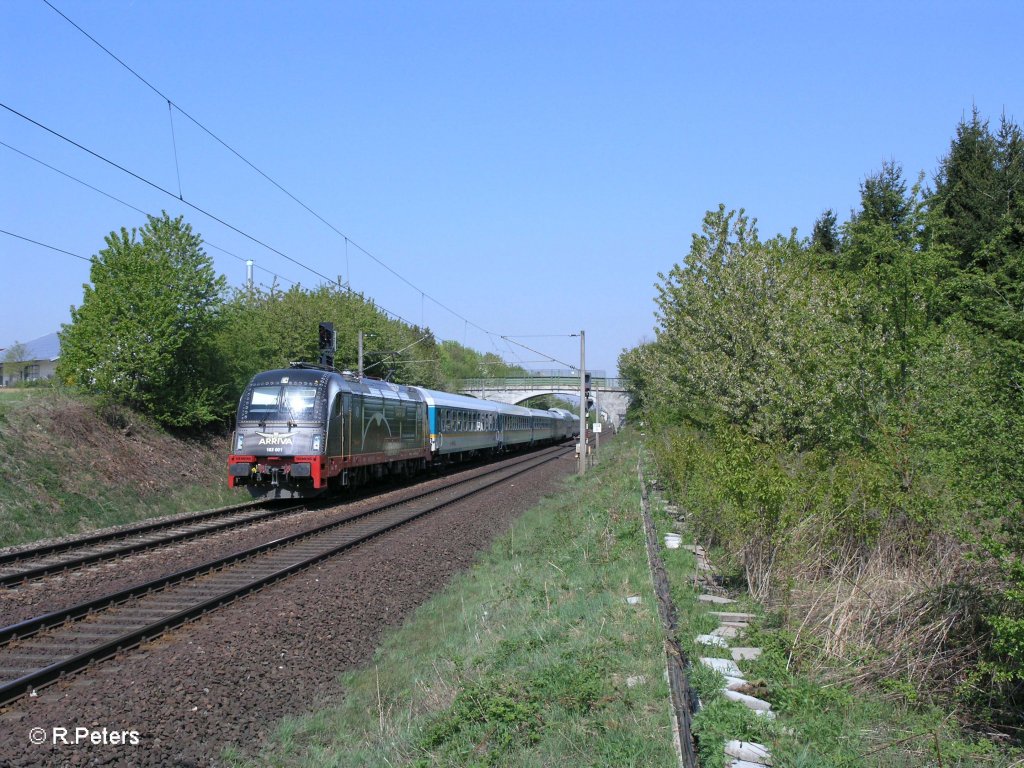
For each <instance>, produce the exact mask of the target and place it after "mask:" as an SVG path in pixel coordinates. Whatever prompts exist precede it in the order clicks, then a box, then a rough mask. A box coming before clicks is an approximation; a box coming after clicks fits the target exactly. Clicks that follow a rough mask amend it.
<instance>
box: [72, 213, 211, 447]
mask: <svg viewBox="0 0 1024 768" xmlns="http://www.w3.org/2000/svg"><path fill="white" fill-rule="evenodd" d="M105 242H106V244H107V247H106V248H104V249H102V250H101V251H100V252H99V253H98V254H97V255H96V256H94V257H93V259H92V267H91V269H90V280H91V283H90V284H86V285H84V286H83V289H84V295H83V298H82V304H81V306H79V307H72V308H71V323H70V324H69V325H65V326H63V328H62V330H61V332H60V340H61V358H60V361H59V363H58V375H59V376H60V378H62V379H63V380H65V381H67V382H69V383H71V384H74V385H77V386H79V387H82V388H83V389H86V390H90V391H93V392H96V393H99V394H101V395H103V396H105V397H107V398H110V399H112V400H116V401H118V402H122V403H125V404H127V405H130V406H132V407H134V408H138V409H139V410H141V411H143V412H145V413H148V414H150V415H152V416H153V417H154V418H155V419H156V420H157V421H159V422H160V423H162V424H164V425H167V426H172V427H187V428H192V427H198V426H201V425H203V424H208V423H210V422H214V421H217V420H219V419H221V418H223V416H224V408H223V403H224V398H223V395H222V385H221V382H220V374H219V364H218V361H217V359H216V357H215V356H214V354H213V347H212V340H213V333H214V331H215V329H216V324H217V321H218V311H219V309H220V306H221V303H222V297H223V292H224V287H225V281H224V278H223V277H220V276H218V275H217V274H216V273H215V271H214V268H213V263H212V261H211V260H210V258H209V257H208V256H207V255H206V253H205V252H204V251H203V248H202V238H200V237H199V235H196V234H194V233H193V232H192V228H191V226H190V225H188V224H186V223H185V222H184V221H183V218H182V217H180V216H179V217H178V218H175V219H172V218H170V217H169V216H168V215H167V213H166V212H164V213H163V215H162V216H160V217H155V216H150V217H148V221H147V223H146V224H145V225H144V226H143V227H142V228H141V229H140V230H135V229H132V231H131V232H129V231H128V230H127V229H124V228H122V229H121V231H120V232H119V233H117V232H111V233H110V234H109V235H108V236H107V237H106V238H105Z"/></svg>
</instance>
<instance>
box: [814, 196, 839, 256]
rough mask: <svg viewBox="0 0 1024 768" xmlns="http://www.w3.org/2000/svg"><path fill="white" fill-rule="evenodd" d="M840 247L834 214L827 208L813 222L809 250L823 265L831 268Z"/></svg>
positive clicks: (837, 226)
mask: <svg viewBox="0 0 1024 768" xmlns="http://www.w3.org/2000/svg"><path fill="white" fill-rule="evenodd" d="M841 247H842V239H841V236H840V234H839V225H838V223H837V220H836V214H835V211H833V210H832V209H831V208H829V209H828V210H826V211H825V212H824V213H822V214H821V216H820V217H819V218H818V220H817V221H815V222H814V229H813V230H812V231H811V243H810V250H811V252H812V253H814V254H815V255H816V256H817V257H818V260H819V261H820V262H821V263H822V264H823V265H825V266H830V267H832V266H835V264H836V258H837V257H838V256H839V251H840V249H841Z"/></svg>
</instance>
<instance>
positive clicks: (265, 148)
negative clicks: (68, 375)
mask: <svg viewBox="0 0 1024 768" xmlns="http://www.w3.org/2000/svg"><path fill="white" fill-rule="evenodd" d="M50 3H52V5H53V6H54V7H55V8H56V9H58V10H59V11H61V12H62V13H63V14H65V15H66V16H67V17H68V18H69V19H70V20H71V21H73V22H74V23H75V24H77V25H78V26H79V27H81V28H82V29H83V30H84V31H85V32H86V33H88V34H89V35H91V36H92V37H93V38H95V40H96V41H98V42H99V43H100V44H102V45H103V46H104V47H105V48H107V49H108V50H109V51H110V53H112V54H114V55H115V56H116V57H118V58H119V59H120V60H121V61H122V62H123V63H124V64H125V65H127V66H128V67H130V68H131V69H132V70H134V72H135V73H137V74H138V75H139V76H141V78H143V79H144V80H145V81H146V82H142V80H140V79H139V78H138V77H136V75H135V74H132V72H130V71H129V70H128V69H126V68H125V67H124V66H122V64H120V63H118V62H117V61H116V60H115V59H114V58H112V57H111V56H110V55H109V54H108V53H106V52H104V50H103V49H102V48H100V47H99V46H98V45H97V44H96V43H95V42H93V41H92V40H90V39H89V38H88V37H86V36H85V35H84V34H83V33H82V32H81V31H79V30H78V29H76V28H75V27H74V26H72V24H71V23H69V22H68V21H67V20H65V19H64V18H62V16H61V15H59V14H58V13H57V12H56V11H55V10H54V9H53V8H51V7H50V6H49V5H47V3H46V2H44V1H43V0H0V105H2V107H0V142H2V145H0V230H4V231H5V232H8V233H12V234H13V235H17V236H19V237H20V238H28V239H29V240H34V241H37V242H39V243H43V244H45V245H46V246H51V247H53V248H58V249H61V250H63V251H68V252H70V253H71V254H75V255H77V256H81V257H84V258H85V259H88V257H90V256H92V255H94V254H96V253H97V252H98V251H99V250H100V249H102V248H103V247H104V237H105V236H107V235H108V234H109V233H111V232H113V231H118V230H120V228H121V227H126V228H128V229H131V228H132V227H140V226H142V225H143V224H144V223H145V214H144V213H143V212H148V213H153V214H159V213H160V212H161V211H163V210H166V211H167V212H168V213H170V214H171V215H172V216H176V215H179V214H183V215H184V216H185V220H186V221H187V222H189V223H190V224H191V225H192V227H193V230H194V231H196V232H198V233H199V234H200V235H202V237H203V238H204V240H205V242H206V250H207V253H208V254H209V256H210V257H211V258H212V259H213V261H214V263H215V265H216V268H217V270H218V271H220V272H221V273H223V274H224V275H226V276H227V278H228V281H229V283H230V284H231V285H233V286H241V285H242V284H243V283H244V281H245V270H246V267H245V263H244V262H245V260H246V259H252V260H253V261H254V262H255V265H256V273H255V277H256V281H257V282H258V283H261V284H263V285H267V286H269V285H271V284H272V283H274V281H275V280H276V281H277V284H278V285H280V286H282V287H288V286H290V285H291V284H292V283H295V282H298V283H301V284H302V285H303V286H307V287H312V286H315V285H318V284H320V283H322V282H323V281H324V277H327V278H329V279H332V280H338V279H340V280H341V281H342V282H347V283H348V284H350V285H351V286H352V288H353V289H354V290H357V291H360V292H362V293H363V294H364V295H366V296H368V297H372V298H373V299H374V301H375V302H376V303H377V304H378V305H379V306H381V307H384V308H386V309H387V310H389V311H391V312H393V313H394V314H396V315H397V316H399V317H401V318H403V319H405V320H407V321H409V322H413V323H417V324H421V325H426V326H429V327H430V328H431V329H432V330H433V331H434V333H435V334H436V335H437V337H438V338H440V339H454V340H455V341H458V342H460V343H464V344H466V345H468V346H470V347H473V348H475V349H477V350H480V351H482V352H495V353H498V354H500V355H501V356H502V357H504V358H505V359H506V360H508V361H509V362H512V363H522V364H525V365H526V366H527V367H529V368H541V369H544V368H547V369H550V368H564V367H567V366H569V365H578V363H579V355H580V344H579V339H578V338H577V337H573V336H572V335H571V334H576V333H578V332H579V331H580V330H581V329H582V330H584V331H585V332H586V363H587V368H588V369H591V370H597V371H604V372H606V374H607V375H614V373H615V369H616V361H617V358H618V355H619V353H620V352H621V351H622V350H623V349H624V348H630V347H633V346H635V345H636V344H638V343H640V342H641V341H643V340H645V339H652V338H653V336H654V327H655V323H656V320H655V314H654V313H655V309H656V307H655V304H654V297H655V295H656V288H655V285H656V283H658V281H659V278H658V274H659V273H667V272H668V271H669V270H671V269H672V267H673V265H675V264H677V263H682V262H683V261H684V259H685V257H686V254H687V252H688V251H689V247H690V242H691V237H692V234H693V233H694V232H696V231H699V229H700V223H701V219H702V218H703V215H704V213H705V211H707V210H709V209H715V208H717V207H718V205H719V204H724V205H726V206H727V207H728V208H736V209H738V208H744V209H745V210H746V211H747V213H748V214H749V215H751V216H753V217H755V218H757V219H758V222H759V229H760V232H761V235H762V237H767V236H771V235H773V234H776V233H786V234H788V233H789V231H790V230H791V229H792V228H794V227H796V228H797V231H798V235H799V236H802V237H805V236H808V235H809V234H810V230H811V228H812V226H813V224H814V221H815V220H816V219H817V218H818V217H819V216H820V215H821V213H822V212H823V211H824V210H825V209H827V208H831V209H833V210H835V211H837V213H838V214H839V217H840V220H845V219H846V218H848V216H849V213H850V211H851V210H852V209H854V208H856V206H857V205H858V201H859V186H860V184H861V182H862V181H863V179H864V178H865V176H867V175H868V174H871V173H874V172H876V171H877V170H879V169H880V168H881V165H882V163H883V162H886V161H890V160H894V161H896V162H898V163H900V164H901V165H902V166H903V168H904V171H905V173H906V175H907V177H908V178H909V179H910V180H911V181H913V180H915V179H916V177H917V174H918V173H921V172H924V173H925V175H926V180H930V179H931V178H932V177H933V176H934V173H935V171H936V170H937V168H938V167H939V163H940V161H941V158H942V157H943V156H944V155H945V154H946V152H947V151H948V149H949V143H950V140H951V139H952V138H953V136H954V134H955V131H956V126H957V124H958V122H959V121H960V120H961V119H963V118H964V117H965V116H969V115H970V112H971V109H972V108H973V107H976V108H977V109H978V111H979V113H980V114H981V116H982V117H985V118H989V119H990V120H991V121H992V123H993V124H994V125H997V124H998V121H999V117H1000V115H1001V114H1004V113H1005V114H1006V115H1007V116H1008V117H1009V118H1011V119H1012V120H1014V121H1015V122H1017V123H1018V124H1021V123H1022V122H1024V46H1021V44H1020V30H1021V29H1024V2H1021V0H988V1H985V0H979V1H976V2H956V3H954V2H906V1H905V2H891V1H890V2H873V1H858V2H834V3H825V2H821V0H808V1H807V2H796V1H793V2H787V1H786V0H776V1H775V2H763V0H758V1H757V2H739V1H738V0H737V1H729V0H722V1H715V2H711V1H708V2H692V1H691V2H682V1H680V2H671V3H670V2H615V3H613V2H602V1H601V0H594V1H591V2H557V1H546V2H539V1H533V0H523V1H520V2H510V1H505V0H494V1H487V2H484V0H473V1H472V2H470V1H469V0H465V1H462V2H454V1H451V0H436V1H435V2H429V3H425V2H413V1H412V0H409V1H408V2H394V1H390V0H382V1H380V2H313V1H309V2H289V3H284V2H249V1H246V0H238V1H235V2H212V3H211V2H207V1H206V0H204V1H203V2H198V1H195V0H90V1H89V2H85V1H83V0H50ZM147 83H148V85H147ZM168 100H170V102H171V103H172V104H171V106H169V104H168ZM12 110H13V111H12ZM16 113H20V116H19V115H18V114H16ZM30 121H34V122H30ZM56 134H60V135H62V136H63V137H66V139H70V140H71V141H73V142H75V143H76V144H78V145H80V146H79V147H76V146H74V145H73V144H71V143H69V142H68V141H66V140H65V139H62V138H59V137H58V136H57V135H56ZM211 134H212V135H211ZM225 145H227V146H225ZM83 148H84V149H83ZM86 150H89V151H86ZM90 152H91V153H94V154H90ZM97 155H98V156H101V157H102V158H106V160H108V161H110V162H109V163H108V162H106V161H105V160H103V159H100V157H97ZM239 155H240V156H241V157H242V158H244V159H245V161H247V162H245V161H243V160H242V159H240V157H239ZM41 163H45V165H43V164H41ZM111 163H116V164H117V165H119V166H121V167H122V168H123V169H125V170H121V169H118V168H116V167H115V166H114V165H112V164H111ZM47 166H49V167H47ZM253 166H255V168H256V169H258V170H259V172H257V171H256V170H254V169H253ZM126 171H129V172H130V173H131V174H134V176H133V175H130V174H129V173H127V172H126ZM69 176H70V177H73V178H69ZM266 177H269V178H270V179H272V180H273V182H274V183H271V181H269V180H268V179H267V178H266ZM82 182H84V184H83V183H82ZM86 184H87V185H89V186H85V185H86ZM281 188H283V189H284V190H287V194H286V193H285V192H283V191H282V189H281ZM97 190H99V191H97ZM112 198H117V199H116V200H115V199H112ZM296 199H298V200H299V201H301V203H302V204H301V205H300V204H299V203H298V202H296ZM193 206H194V207H193ZM197 209H201V210H202V211H204V212H205V213H203V212H201V211H200V210H197ZM310 210H311V211H313V212H314V213H311V212H310ZM207 213H208V214H212V215H213V216H215V217H216V218H217V219H220V220H221V221H220V222H218V221H217V220H215V219H213V218H210V217H209V216H207V215H206V214H207ZM314 214H315V215H314ZM221 222H226V223H227V224H229V225H230V227H229V226H225V224H224V223H221ZM325 222H326V223H325ZM243 233H244V234H243ZM257 241H258V242H257ZM265 246H270V248H267V247H265ZM271 249H273V250H271ZM366 252H369V254H372V257H371V256H368V255H367V254H366ZM280 254H285V255H287V256H288V257H290V258H291V259H293V260H294V261H289V260H288V259H286V258H285V257H284V256H282V255H280ZM295 262H298V263H295ZM307 267H308V268H309V269H307ZM0 268H2V269H0V347H2V346H8V345H9V344H11V343H13V342H14V341H28V340H30V339H34V338H36V337H39V336H42V335H45V334H47V333H50V332H53V331H56V330H59V328H60V326H61V324H62V323H67V322H69V320H70V310H69V308H70V307H71V306H72V305H76V306H77V305H80V304H81V300H82V286H83V284H84V283H87V282H88V281H89V263H88V261H87V260H83V259H79V258H75V256H72V255H67V254H65V253H61V252H58V251H54V250H52V249H50V248H46V247H43V246H41V245H36V244H33V243H30V242H27V241H25V240H22V239H18V237H12V236H11V235H10V234H0ZM310 270H312V271H310ZM317 273H319V274H317ZM315 331H316V329H310V333H311V334H313V333H315ZM517 342H518V343H517ZM520 345H521V346H520Z"/></svg>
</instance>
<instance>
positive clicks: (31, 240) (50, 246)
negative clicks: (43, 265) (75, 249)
mask: <svg viewBox="0 0 1024 768" xmlns="http://www.w3.org/2000/svg"><path fill="white" fill-rule="evenodd" d="M0 234H4V235H9V236H10V237H16V238H18V239H19V240H24V241H25V242H26V243H32V244H33V245H39V246H42V247H43V248H49V249H50V250H51V251H59V252H60V253H66V254H67V255H68V256H74V257H75V258H76V259H81V260H82V261H88V262H91V261H92V259H87V258H86V257H85V256H79V255H78V254H77V253H72V252H71V251H65V250H64V249H63V248H58V247H57V246H55V245H49V244H47V243H41V242H39V241H38V240H33V239H32V238H31V237H25V236H24V235H16V234H14V233H13V232H8V231H7V230H6V229H0Z"/></svg>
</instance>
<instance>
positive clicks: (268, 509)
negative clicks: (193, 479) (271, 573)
mask: <svg viewBox="0 0 1024 768" xmlns="http://www.w3.org/2000/svg"><path fill="white" fill-rule="evenodd" d="M306 508H307V505H306V504H289V505H281V504H280V503H279V502H278V503H275V502H266V501H254V502H248V503H246V504H238V505H234V506H231V507H224V508H221V509H214V510H209V511H206V512H200V513H198V514H195V515H190V516H188V517H179V518H175V519H172V520H162V521H158V522H153V523H143V524H141V525H135V526H131V527H129V528H122V529H119V530H116V531H107V532H104V533H98V534H94V535H92V536H85V537H82V538H75V539H71V540H68V541H62V542H57V543H54V544H46V545H43V546H41V547H33V548H30V549H21V550H18V551H15V552H8V553H5V554H3V555H0V586H4V587H13V586H17V585H19V584H22V583H24V582H26V581H29V580H32V579H40V578H43V577H46V576H50V575H53V574H56V573H64V572H66V571H69V570H73V569H76V568H83V567H85V566H88V565H94V564H96V563H101V562H104V561H107V560H115V559H118V558H121V557H127V556H129V555H134V554H136V553H138V552H144V551H145V550H147V549H153V548H155V547H162V546H165V545H167V544H173V543H176V542H180V541H186V540H188V539H194V538H198V537H200V536H208V535H210V534H213V533H219V532H221V531H226V530H230V529H231V528H238V527H241V526H244V525H251V524H253V523H259V522H263V521H265V520H270V519H272V518H275V517H281V516H283V515H289V514H292V513H294V512H298V511H301V510H304V509H306Z"/></svg>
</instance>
